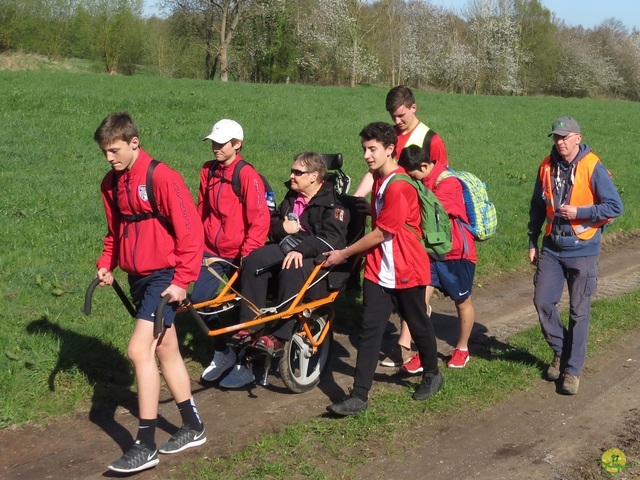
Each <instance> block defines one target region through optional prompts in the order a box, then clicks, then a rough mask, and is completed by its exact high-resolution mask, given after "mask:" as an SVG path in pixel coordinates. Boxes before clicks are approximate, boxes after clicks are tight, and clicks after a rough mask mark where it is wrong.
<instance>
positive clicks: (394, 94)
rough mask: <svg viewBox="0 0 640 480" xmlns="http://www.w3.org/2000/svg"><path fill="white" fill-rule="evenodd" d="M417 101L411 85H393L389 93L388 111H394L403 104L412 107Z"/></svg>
mask: <svg viewBox="0 0 640 480" xmlns="http://www.w3.org/2000/svg"><path fill="white" fill-rule="evenodd" d="M415 103H416V97H414V96H413V92H412V91H411V89H410V88H409V87H406V86H404V85H398V86H397V87H393V88H392V89H391V90H389V93H387V102H386V107H387V112H389V113H393V112H395V111H396V110H397V109H398V108H400V107H401V106H402V105H404V106H405V107H407V108H410V107H411V106H412V105H414V104H415Z"/></svg>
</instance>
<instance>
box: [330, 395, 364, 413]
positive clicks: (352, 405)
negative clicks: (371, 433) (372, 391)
mask: <svg viewBox="0 0 640 480" xmlns="http://www.w3.org/2000/svg"><path fill="white" fill-rule="evenodd" d="M368 405H369V402H368V401H367V400H360V399H359V398H358V397H356V396H355V395H354V394H353V393H352V394H351V395H349V396H348V397H347V398H345V399H344V400H342V401H341V402H337V403H334V404H332V405H329V406H328V407H327V410H328V411H330V412H331V413H334V414H336V415H340V416H341V417H346V416H347V415H355V414H356V413H360V412H363V411H365V410H366V409H367V406H368Z"/></svg>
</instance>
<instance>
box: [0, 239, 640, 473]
mask: <svg viewBox="0 0 640 480" xmlns="http://www.w3.org/2000/svg"><path fill="white" fill-rule="evenodd" d="M609 243H611V245H610V246H609V247H608V248H607V249H606V251H605V252H604V253H603V254H602V256H601V260H600V275H599V278H600V280H599V287H598V294H597V297H599V298H602V297H605V296H606V297H611V296H615V295H618V294H621V293H624V292H628V291H633V290H636V289H638V288H640V269H639V268H638V263H639V262H638V260H637V252H638V251H639V249H640V237H639V236H635V237H630V238H626V239H617V240H616V239H612V240H610V242H609ZM532 295H533V288H532V283H531V273H530V272H529V273H525V274H510V275H507V276H503V277H500V278H496V279H492V280H491V281H487V282H485V284H484V285H483V286H482V287H481V288H477V289H476V291H475V294H474V304H475V307H476V318H477V323H476V326H475V328H474V332H473V336H472V342H475V343H477V344H478V343H483V342H485V341H487V339H491V337H495V339H496V340H504V339H506V338H507V337H509V336H510V335H512V334H513V333H515V332H517V331H520V330H521V329H524V328H527V327H529V326H533V325H536V323H537V320H536V316H535V311H534V309H533V305H532V301H531V299H532ZM433 310H434V312H435V313H434V325H435V327H436V333H437V336H438V339H439V347H438V349H439V352H440V353H441V354H443V355H445V356H446V355H448V354H449V353H450V351H451V350H452V346H451V343H452V342H453V341H454V340H455V338H456V335H457V333H456V322H455V318H454V317H453V316H454V314H455V313H454V309H453V308H452V304H451V302H449V301H446V300H442V299H436V300H435V301H434V303H433ZM336 340H337V342H336V343H337V345H336V346H337V348H335V349H334V354H337V355H336V359H335V360H334V362H333V364H332V370H331V374H330V375H328V376H327V378H325V379H323V381H322V383H321V384H320V386H319V388H317V389H314V390H313V391H311V392H308V393H306V394H303V395H302V396H301V395H294V394H289V393H288V391H286V390H285V389H284V387H283V386H282V384H281V383H280V382H279V380H278V378H277V377H275V376H272V377H271V380H272V385H271V386H269V387H268V388H263V387H258V386H255V387H252V388H251V389H247V390H240V391H222V390H219V389H218V388H216V387H209V386H206V387H205V386H202V385H199V384H197V383H194V384H193V389H194V394H195V397H196V401H197V404H198V407H199V410H200V414H201V415H202V417H203V419H204V421H205V424H206V425H207V436H208V437H209V442H207V444H206V446H205V447H204V448H199V449H197V451H194V452H190V451H187V452H184V454H181V455H178V456H176V457H167V456H163V457H162V460H161V464H160V465H159V466H158V467H157V468H155V469H152V470H150V471H147V472H142V473H141V474H139V475H137V476H136V478H140V479H145V480H146V479H158V478H164V477H166V476H168V475H169V474H172V473H173V474H175V473H176V471H175V470H174V469H175V467H176V466H177V465H178V464H179V463H181V462H183V461H185V460H188V459H189V458H194V459H195V458H196V457H199V456H203V455H204V456H218V455H225V454H228V453H231V452H234V451H237V450H238V449H240V448H242V447H243V446H244V445H246V444H247V443H248V442H250V441H251V440H253V439H254V438H256V436H257V435H259V434H260V433H264V432H271V431H275V430H277V429H279V428H281V427H282V425H284V424H285V423H291V422H295V421H299V420H303V419H305V418H309V417H311V416H316V415H319V414H321V413H323V412H324V409H325V406H326V405H327V404H328V403H329V399H330V398H335V397H337V396H340V394H341V393H342V392H343V391H344V390H346V388H347V387H348V386H350V385H351V382H352V378H351V373H352V366H353V363H354V359H355V349H354V348H353V344H352V339H351V338H349V337H347V336H345V335H336ZM638 352H640V338H638V337H630V338H627V339H625V340H624V341H623V342H622V344H621V345H616V348H615V349H614V350H612V352H611V355H608V356H607V357H606V359H605V361H603V362H601V363H600V364H599V365H591V364H589V365H588V368H587V370H586V373H585V374H584V375H583V377H584V380H583V383H582V385H581V391H580V394H579V395H577V396H575V397H566V396H562V395H557V394H556V393H555V392H554V388H553V385H552V384H550V383H548V382H545V381H543V380H540V381H539V382H538V384H537V385H536V387H535V388H534V389H533V390H532V391H529V392H526V393H521V394H517V395H514V396H512V397H510V398H508V399H506V400H505V401H503V402H501V403H499V404H498V405H496V406H494V407H493V408H491V409H489V410H486V411H483V412H481V413H480V414H475V415H472V414H465V416H463V417H462V418H458V419H456V422H455V425H453V424H452V422H451V421H448V422H442V423H434V424H432V425H430V426H429V427H427V428H425V429H424V431H417V432H412V435H411V436H408V438H409V437H411V438H410V439H408V440H407V446H408V447H409V448H406V449H402V450H401V451H403V454H402V456H401V457H393V458H384V457H381V458H379V459H377V460H376V461H374V462H370V463H368V464H367V465H365V466H364V467H363V468H362V470H361V471H359V472H358V476H359V477H361V478H393V477H394V476H397V477H400V476H402V475H407V476H408V477H410V478H426V477H425V474H426V472H428V478H433V479H440V478H443V479H444V478H456V477H458V478H491V479H515V478H527V477H528V478H531V479H538V478H540V479H555V478H557V479H561V478H562V479H573V478H575V479H578V478H600V477H598V476H593V477H590V476H588V475H590V473H589V472H590V468H591V467H592V466H593V464H595V461H596V460H598V458H599V457H598V455H599V454H598V452H601V449H602V448H603V447H606V446H607V445H610V446H611V447H616V448H621V449H622V450H623V451H625V453H627V455H628V456H631V457H632V453H634V452H635V453H637V454H638V455H640V446H636V447H633V445H640V444H639V442H637V441H635V440H636V439H637V437H638V435H639V434H640V428H639V427H638V423H640V418H639V415H638V412H637V410H636V407H637V398H639V396H640V372H639V371H638V362H640V353H638ZM469 367H471V368H473V363H471V364H470V365H469ZM392 376H393V369H385V368H380V369H379V370H378V374H377V377H376V379H377V381H382V382H384V383H385V384H387V381H388V382H389V383H391V384H392V383H393V382H394V379H393V378H392ZM373 394H374V395H375V385H374V392H373ZM247 412H250V413H249V414H247ZM160 415H161V420H160V422H159V423H160V426H159V431H158V435H157V437H158V440H159V441H160V442H161V441H164V439H165V437H168V436H169V434H170V433H172V432H173V431H174V430H175V428H177V427H176V425H177V424H179V418H178V414H177V411H176V408H175V406H174V404H173V403H172V402H171V401H170V400H169V399H168V396H166V397H165V399H164V400H163V402H162V404H161V408H160ZM97 423H99V425H98V424H96V423H92V422H90V421H89V419H88V416H87V414H86V413H84V414H77V415H75V416H74V417H73V418H72V419H69V420H63V421H57V422H54V423H52V424H50V425H47V426H46V428H45V427H37V426H29V427H25V428H21V429H17V430H14V431H9V430H4V431H0V480H4V479H23V478H27V479H41V478H42V479H45V478H46V479H54V480H55V479H75V478H78V479H81V478H82V479H85V478H89V479H90V478H104V477H105V476H109V474H108V473H106V468H105V466H106V464H107V463H108V462H109V461H110V460H113V459H115V458H117V457H118V456H119V455H120V454H121V451H122V449H123V448H126V447H127V446H128V445H130V443H131V441H132V438H131V434H130V433H129V432H135V430H136V426H137V424H136V421H135V419H134V418H133V416H132V415H131V413H129V412H128V411H127V410H126V409H125V408H123V407H120V408H118V410H117V412H116V414H115V417H114V418H105V419H104V420H101V421H99V422H97ZM460 425H462V428H460ZM415 438H423V439H424V441H421V442H415V440H414V439H415ZM616 442H619V443H616ZM627 445H628V446H627ZM461 446H463V448H461ZM625 448H626V450H625ZM633 458H634V459H638V456H636V457H633ZM591 470H593V468H591ZM380 472H383V473H380ZM629 472H634V473H635V474H637V478H640V466H638V467H636V470H633V469H630V470H629ZM576 475H577V476H576ZM627 475H631V473H628V474H621V475H619V476H618V478H636V477H633V476H627Z"/></svg>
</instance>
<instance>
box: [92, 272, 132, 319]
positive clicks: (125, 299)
mask: <svg viewBox="0 0 640 480" xmlns="http://www.w3.org/2000/svg"><path fill="white" fill-rule="evenodd" d="M99 284H100V279H99V278H98V277H95V278H94V279H93V280H92V281H91V283H90V284H89V286H88V287H87V292H86V293H85V295H84V314H85V315H91V299H92V298H93V291H94V290H95V289H96V287H97V286H98V285H99ZM111 286H112V287H113V289H114V290H115V291H116V293H117V294H118V297H120V301H121V302H122V304H123V305H124V306H125V307H126V308H127V310H128V311H129V315H131V316H132V317H133V318H136V309H135V307H134V306H133V304H132V303H131V300H129V297H127V295H126V294H125V293H124V291H123V290H122V288H121V287H120V284H119V283H118V281H117V280H116V279H115V278H114V279H113V284H112V285H111Z"/></svg>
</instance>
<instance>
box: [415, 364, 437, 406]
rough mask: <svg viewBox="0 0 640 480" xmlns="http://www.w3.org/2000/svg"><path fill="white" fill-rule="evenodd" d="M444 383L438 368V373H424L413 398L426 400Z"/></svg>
mask: <svg viewBox="0 0 640 480" xmlns="http://www.w3.org/2000/svg"><path fill="white" fill-rule="evenodd" d="M442 385H444V378H443V377H442V374H441V373H440V370H438V373H436V374H435V375H434V374H433V373H425V374H424V375H423V376H422V382H420V386H419V387H418V389H417V390H416V391H415V393H414V394H413V399H414V400H426V399H427V398H429V397H430V396H432V395H434V394H435V393H437V392H438V390H440V388H441V387H442Z"/></svg>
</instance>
